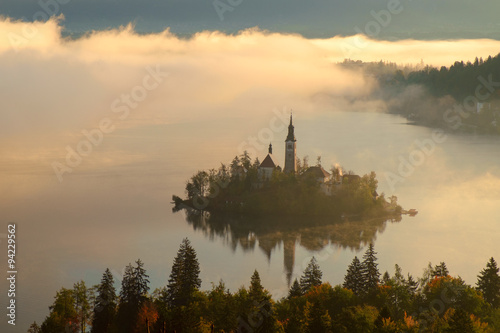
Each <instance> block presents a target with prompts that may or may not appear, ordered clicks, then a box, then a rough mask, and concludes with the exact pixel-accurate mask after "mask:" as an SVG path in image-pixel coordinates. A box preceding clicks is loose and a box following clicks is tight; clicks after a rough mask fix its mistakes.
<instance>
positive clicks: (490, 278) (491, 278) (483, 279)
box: [477, 257, 500, 307]
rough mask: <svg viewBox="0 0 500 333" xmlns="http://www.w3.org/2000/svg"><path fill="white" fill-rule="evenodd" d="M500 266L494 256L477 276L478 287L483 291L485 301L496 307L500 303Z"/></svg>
mask: <svg viewBox="0 0 500 333" xmlns="http://www.w3.org/2000/svg"><path fill="white" fill-rule="evenodd" d="M498 271H499V268H498V266H497V263H496V261H495V259H493V257H491V258H490V260H489V261H488V263H487V264H486V268H485V269H483V270H482V271H481V272H480V273H479V275H478V277H477V289H478V290H479V291H481V292H482V293H483V297H484V299H485V301H487V302H488V303H490V304H491V305H492V306H494V307H498V306H499V305H500V276H499V275H498Z"/></svg>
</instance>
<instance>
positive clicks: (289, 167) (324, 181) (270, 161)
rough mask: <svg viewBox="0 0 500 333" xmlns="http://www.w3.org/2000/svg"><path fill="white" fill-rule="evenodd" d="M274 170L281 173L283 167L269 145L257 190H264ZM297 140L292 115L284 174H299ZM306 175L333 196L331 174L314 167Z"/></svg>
mask: <svg viewBox="0 0 500 333" xmlns="http://www.w3.org/2000/svg"><path fill="white" fill-rule="evenodd" d="M274 170H279V171H281V167H280V166H279V165H278V163H276V160H275V159H274V157H273V147H272V144H269V151H268V154H267V156H266V157H265V158H264V160H263V161H262V163H261V164H260V166H259V170H258V176H259V182H258V184H256V185H257V186H256V187H257V188H262V187H263V186H264V184H265V182H267V181H269V180H270V179H271V177H272V175H273V172H274ZM298 171H299V170H297V139H296V138H295V127H294V126H293V118H292V115H290V124H289V125H288V135H287V137H286V139H285V167H284V168H283V172H285V173H293V174H297V173H298ZM303 174H304V175H311V177H313V178H315V179H316V181H317V182H318V183H320V184H321V189H322V191H323V192H325V194H331V192H332V186H333V185H334V182H333V179H332V176H331V174H330V173H329V172H328V171H326V170H325V169H323V167H321V166H313V167H310V168H308V169H307V170H306V171H305V172H304V173H303Z"/></svg>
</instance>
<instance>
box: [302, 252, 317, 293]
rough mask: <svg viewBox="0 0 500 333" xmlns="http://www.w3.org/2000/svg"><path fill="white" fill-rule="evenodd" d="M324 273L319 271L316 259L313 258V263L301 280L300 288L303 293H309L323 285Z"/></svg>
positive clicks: (310, 263)
mask: <svg viewBox="0 0 500 333" xmlns="http://www.w3.org/2000/svg"><path fill="white" fill-rule="evenodd" d="M322 277H323V273H322V272H321V270H320V269H319V265H318V263H317V261H316V258H314V257H312V259H311V261H310V262H309V264H308V265H307V267H306V270H305V271H304V275H302V277H301V278H300V287H301V288H302V292H303V293H304V294H305V293H307V292H308V291H309V290H310V289H311V288H312V287H315V286H319V285H321V278H322Z"/></svg>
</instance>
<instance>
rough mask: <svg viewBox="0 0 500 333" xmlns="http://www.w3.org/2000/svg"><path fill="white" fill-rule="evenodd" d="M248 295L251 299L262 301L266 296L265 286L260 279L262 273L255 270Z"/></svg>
mask: <svg viewBox="0 0 500 333" xmlns="http://www.w3.org/2000/svg"><path fill="white" fill-rule="evenodd" d="M248 296H249V297H250V299H251V300H254V301H256V302H260V301H261V300H262V299H263V298H264V296H265V295H264V287H263V286H262V283H261V281H260V275H259V272H257V270H255V271H254V272H253V274H252V277H251V278H250V288H249V289H248Z"/></svg>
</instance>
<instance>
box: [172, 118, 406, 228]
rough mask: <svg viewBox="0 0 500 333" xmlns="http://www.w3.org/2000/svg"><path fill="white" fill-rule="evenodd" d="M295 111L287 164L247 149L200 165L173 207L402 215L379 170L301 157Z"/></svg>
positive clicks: (270, 213) (337, 216)
mask: <svg viewBox="0 0 500 333" xmlns="http://www.w3.org/2000/svg"><path fill="white" fill-rule="evenodd" d="M294 129H295V128H294V126H293V118H292V115H290V124H289V126H288V135H287V137H286V139H285V165H284V168H281V166H280V165H279V164H278V163H277V161H276V159H275V158H274V156H273V147H272V144H269V149H268V154H267V155H266V156H265V158H264V159H263V160H262V162H260V161H259V159H258V157H257V158H255V160H254V161H253V162H252V158H251V156H250V155H249V154H248V152H246V151H245V152H243V154H242V155H241V156H236V157H234V159H233V160H232V162H231V163H230V164H229V165H226V164H224V163H221V166H220V167H219V168H218V169H210V170H208V171H198V172H197V173H195V174H194V175H193V176H192V177H191V178H190V179H189V180H188V181H187V183H186V194H187V198H186V199H182V198H181V197H179V196H177V195H173V196H172V199H173V203H174V205H175V206H174V208H173V210H174V211H177V210H180V209H182V208H194V209H197V210H203V211H208V212H211V213H236V214H240V215H245V216H296V217H299V216H314V217H320V216H321V217H325V216H326V217H331V218H334V219H341V218H349V217H352V218H371V217H386V218H395V217H400V216H401V214H402V213H403V212H404V211H403V210H402V208H401V206H399V205H398V204H397V197H396V196H394V195H393V196H390V197H389V198H388V199H386V198H385V195H384V194H383V193H382V194H380V195H379V194H378V193H377V185H378V180H377V178H376V174H375V172H373V171H372V172H371V173H370V174H365V175H363V176H359V175H356V174H355V173H354V172H352V171H349V172H346V171H345V170H344V169H343V168H342V167H341V166H339V165H335V166H332V167H331V169H330V172H329V171H326V170H325V169H324V168H323V166H322V165H321V157H318V158H317V161H316V165H314V166H309V163H308V158H307V156H306V157H304V158H303V159H300V158H298V157H297V139H296V138H295V131H294Z"/></svg>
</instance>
